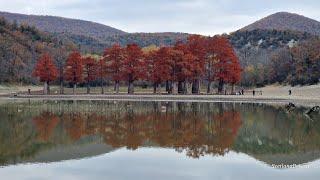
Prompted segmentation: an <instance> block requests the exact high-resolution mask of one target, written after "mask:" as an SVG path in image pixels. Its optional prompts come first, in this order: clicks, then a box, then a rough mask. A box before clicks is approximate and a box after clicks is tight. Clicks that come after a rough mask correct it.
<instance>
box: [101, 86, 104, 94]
mask: <svg viewBox="0 0 320 180" xmlns="http://www.w3.org/2000/svg"><path fill="white" fill-rule="evenodd" d="M101 94H104V87H103V84H102V85H101Z"/></svg>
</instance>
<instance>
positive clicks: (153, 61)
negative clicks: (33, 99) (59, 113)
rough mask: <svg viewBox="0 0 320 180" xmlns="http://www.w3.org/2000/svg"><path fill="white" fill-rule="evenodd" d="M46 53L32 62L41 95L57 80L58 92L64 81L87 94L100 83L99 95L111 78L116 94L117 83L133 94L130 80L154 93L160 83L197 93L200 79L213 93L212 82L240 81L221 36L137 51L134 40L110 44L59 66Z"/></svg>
mask: <svg viewBox="0 0 320 180" xmlns="http://www.w3.org/2000/svg"><path fill="white" fill-rule="evenodd" d="M55 62H56V61H55V60H54V59H53V57H52V56H51V54H50V53H44V54H43V55H42V56H41V57H40V58H39V60H38V62H37V64H36V66H35V68H34V71H33V76H35V77H38V78H39V80H40V81H41V82H43V83H44V94H48V93H50V88H49V87H50V86H49V85H51V84H52V83H54V82H56V81H57V80H58V81H59V82H60V85H61V87H60V93H61V94H63V93H64V91H63V85H64V83H65V82H68V83H69V84H71V85H72V86H73V93H74V94H75V93H76V92H75V90H76V87H77V85H79V84H85V85H86V86H87V93H88V94H90V85H91V84H92V82H98V84H100V85H101V93H102V94H104V93H105V90H104V89H105V88H104V86H105V84H106V81H107V80H108V79H109V80H112V82H113V84H114V91H115V92H116V93H119V91H120V89H119V87H120V84H121V83H125V84H127V86H128V94H133V93H134V84H135V82H136V81H145V82H148V83H150V84H152V85H153V89H154V93H160V92H161V91H160V89H161V87H162V86H164V85H165V87H166V91H167V92H168V93H169V94H177V93H180V94H190V93H192V94H200V90H201V83H202V82H206V85H207V93H209V94H211V93H212V92H213V90H212V85H213V83H216V84H217V86H218V92H219V93H224V92H225V88H224V86H225V84H230V85H232V92H231V93H234V86H235V85H236V84H237V83H238V82H239V81H240V79H241V71H242V70H241V67H240V64H239V60H238V57H237V55H236V53H235V51H234V49H233V47H232V45H231V44H230V42H229V40H228V39H227V38H226V37H224V36H214V37H203V36H199V35H192V36H190V37H189V38H188V40H187V41H186V42H182V41H181V42H180V41H179V42H177V43H176V44H175V45H174V46H170V47H165V46H164V47H153V48H144V49H142V48H141V47H139V46H138V45H137V44H129V45H127V46H126V47H121V46H120V45H113V46H112V47H110V48H106V49H105V51H104V54H103V56H102V57H93V56H83V55H81V54H80V53H79V52H77V51H74V52H72V53H70V54H69V56H68V58H67V59H66V62H65V64H64V65H63V67H61V64H60V66H59V68H57V64H56V63H55Z"/></svg>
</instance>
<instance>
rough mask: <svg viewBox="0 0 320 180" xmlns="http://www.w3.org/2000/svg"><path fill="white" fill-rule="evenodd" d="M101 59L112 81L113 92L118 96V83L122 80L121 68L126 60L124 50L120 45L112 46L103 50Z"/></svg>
mask: <svg viewBox="0 0 320 180" xmlns="http://www.w3.org/2000/svg"><path fill="white" fill-rule="evenodd" d="M103 58H104V61H105V63H106V65H107V69H108V73H109V74H110V76H111V79H112V80H113V81H114V90H115V92H116V93H117V94H118V93H119V85H120V81H121V80H122V77H121V68H122V64H123V61H124V59H125V58H126V54H125V49H123V48H122V47H121V46H120V45H113V46H112V47H111V48H107V49H106V50H105V52H104V56H103Z"/></svg>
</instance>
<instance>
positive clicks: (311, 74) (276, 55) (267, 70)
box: [240, 37, 320, 87]
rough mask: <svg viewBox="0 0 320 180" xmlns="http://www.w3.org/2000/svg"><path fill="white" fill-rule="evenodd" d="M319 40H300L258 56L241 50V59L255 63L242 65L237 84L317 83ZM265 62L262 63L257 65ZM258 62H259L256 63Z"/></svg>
mask: <svg viewBox="0 0 320 180" xmlns="http://www.w3.org/2000/svg"><path fill="white" fill-rule="evenodd" d="M319 50H320V39H319V38H318V37H312V38H308V39H307V40H301V41H300V42H297V43H295V44H293V45H291V46H287V45H286V46H283V47H278V48H277V49H275V50H273V51H271V52H268V51H267V50H265V51H263V50H259V51H260V54H258V53H256V54H255V53H252V52H250V51H245V52H243V53H242V54H244V56H243V57H241V58H240V59H242V63H243V64H244V59H247V60H248V59H250V57H248V56H250V54H253V55H251V57H252V60H253V61H255V63H248V64H246V65H242V67H243V73H242V78H241V79H242V80H241V85H242V86H246V87H250V86H251V87H254V86H265V85H268V84H275V83H279V84H283V85H291V86H296V85H312V84H317V83H319V82H320V51H319ZM261 59H265V62H261V61H262V60H261ZM259 61H260V62H259Z"/></svg>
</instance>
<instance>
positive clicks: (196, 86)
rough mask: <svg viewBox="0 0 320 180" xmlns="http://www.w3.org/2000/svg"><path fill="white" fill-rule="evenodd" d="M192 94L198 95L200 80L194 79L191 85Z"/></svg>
mask: <svg viewBox="0 0 320 180" xmlns="http://www.w3.org/2000/svg"><path fill="white" fill-rule="evenodd" d="M192 94H200V80H199V79H196V80H194V81H193V83H192Z"/></svg>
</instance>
